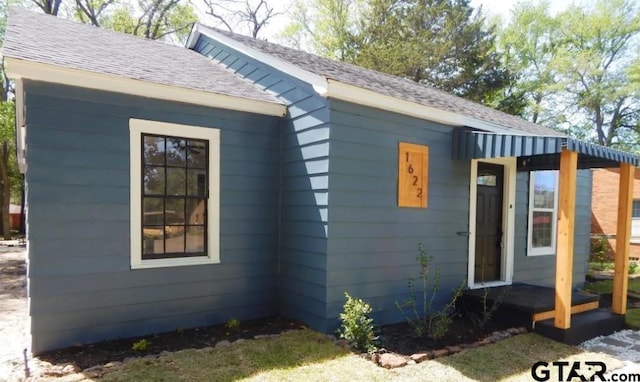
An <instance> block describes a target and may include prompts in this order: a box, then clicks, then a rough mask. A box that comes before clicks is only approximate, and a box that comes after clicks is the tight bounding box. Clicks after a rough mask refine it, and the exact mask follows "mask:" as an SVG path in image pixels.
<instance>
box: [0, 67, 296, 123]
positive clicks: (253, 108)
mask: <svg viewBox="0 0 640 382" xmlns="http://www.w3.org/2000/svg"><path fill="white" fill-rule="evenodd" d="M5 63H6V73H7V76H8V77H9V78H11V79H30V80H35V81H43V82H50V83H57V84H61V85H69V86H76V87H82V88H89V89H95V90H103V91H111V92H117V93H125V94H131V95H136V96H142V97H148V98H155V99H161V100H166V101H173V102H181V103H189V104H194V105H200V106H207V107H215V108H221V109H227V110H235V111H241V112H250V113H255V114H263V115H271V116H277V117H282V116H284V115H285V114H286V106H285V105H283V104H279V103H276V102H267V101H261V100H256V99H250V98H242V97H236V96H232V95H228V94H219V93H212V92H206V91H202V90H196V89H188V88H183V87H178V86H171V85H167V84H160V83H155V82H150V81H144V80H139V79H133V78H125V77H120V76H116V75H110V74H104V73H96V72H89V71H85V70H80V69H75V68H68V67H62V66H56V65H51V64H45V63H41V62H36V61H30V60H23V59H19V58H15V57H5Z"/></svg>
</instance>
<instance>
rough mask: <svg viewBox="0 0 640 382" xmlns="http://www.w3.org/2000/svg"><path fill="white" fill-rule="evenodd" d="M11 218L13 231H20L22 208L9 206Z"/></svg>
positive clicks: (14, 205)
mask: <svg viewBox="0 0 640 382" xmlns="http://www.w3.org/2000/svg"><path fill="white" fill-rule="evenodd" d="M9 217H10V220H11V229H12V230H16V231H18V230H20V219H21V218H22V208H20V206H19V205H18V204H9Z"/></svg>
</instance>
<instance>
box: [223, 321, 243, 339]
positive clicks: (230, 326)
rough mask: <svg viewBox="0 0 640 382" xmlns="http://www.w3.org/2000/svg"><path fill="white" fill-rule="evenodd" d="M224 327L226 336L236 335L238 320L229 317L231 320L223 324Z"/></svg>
mask: <svg viewBox="0 0 640 382" xmlns="http://www.w3.org/2000/svg"><path fill="white" fill-rule="evenodd" d="M224 327H225V328H226V329H227V335H229V334H236V333H238V332H239V331H240V320H238V319H237V318H235V317H231V319H229V321H227V322H226V323H225V324H224Z"/></svg>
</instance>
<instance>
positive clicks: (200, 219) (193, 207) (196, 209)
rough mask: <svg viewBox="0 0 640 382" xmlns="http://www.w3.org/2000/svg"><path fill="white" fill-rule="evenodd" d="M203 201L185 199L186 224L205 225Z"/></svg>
mask: <svg viewBox="0 0 640 382" xmlns="http://www.w3.org/2000/svg"><path fill="white" fill-rule="evenodd" d="M205 202H206V200H204V199H187V224H190V225H201V224H204V223H205V213H206V211H205V208H204V206H205Z"/></svg>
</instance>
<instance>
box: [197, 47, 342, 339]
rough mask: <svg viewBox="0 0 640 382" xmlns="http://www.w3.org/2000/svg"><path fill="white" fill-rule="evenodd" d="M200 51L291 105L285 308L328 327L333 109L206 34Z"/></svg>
mask: <svg viewBox="0 0 640 382" xmlns="http://www.w3.org/2000/svg"><path fill="white" fill-rule="evenodd" d="M194 50H195V51H197V52H199V53H201V54H202V55H204V56H207V57H209V58H211V59H212V60H214V61H216V62H218V63H220V64H222V65H224V66H226V67H227V68H228V69H229V70H232V71H233V72H235V73H236V74H237V75H238V76H240V77H243V78H245V79H246V80H248V81H251V82H252V83H253V84H255V85H256V86H257V87H259V88H261V89H264V90H266V91H268V92H270V93H271V94H273V95H275V96H276V97H278V98H279V99H280V100H282V101H283V102H284V103H285V104H286V105H287V106H288V115H287V118H286V121H285V122H284V126H283V128H282V130H281V133H280V139H281V148H282V152H281V157H280V159H281V173H280V179H281V190H280V192H281V194H280V197H281V212H280V213H281V229H280V257H279V272H280V273H279V286H280V294H279V300H280V312H281V314H282V315H285V316H287V317H291V318H294V319H298V320H302V321H304V322H305V323H307V324H308V325H310V326H311V327H313V328H315V329H318V330H325V329H326V320H325V317H326V285H327V280H326V267H327V264H326V252H327V229H328V227H327V224H328V217H327V216H328V205H327V203H328V198H329V177H328V171H329V132H330V128H329V123H328V122H329V109H328V106H327V101H326V100H325V99H324V98H322V97H320V96H319V95H318V94H317V93H316V92H315V91H314V90H313V88H312V87H311V86H310V85H309V84H307V83H304V82H301V81H299V80H297V79H295V78H293V77H291V76H289V75H287V74H286V73H282V72H280V71H277V70H275V69H274V68H272V67H269V66H267V65H266V64H265V63H263V62H258V61H256V60H254V59H252V58H250V57H247V56H245V55H243V54H241V53H240V52H238V51H236V50H234V49H233V48H231V47H228V46H225V45H223V44H221V43H219V42H217V41H214V40H211V39H209V38H207V37H205V36H201V37H200V39H199V40H198V42H197V43H196V45H195V48H194Z"/></svg>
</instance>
